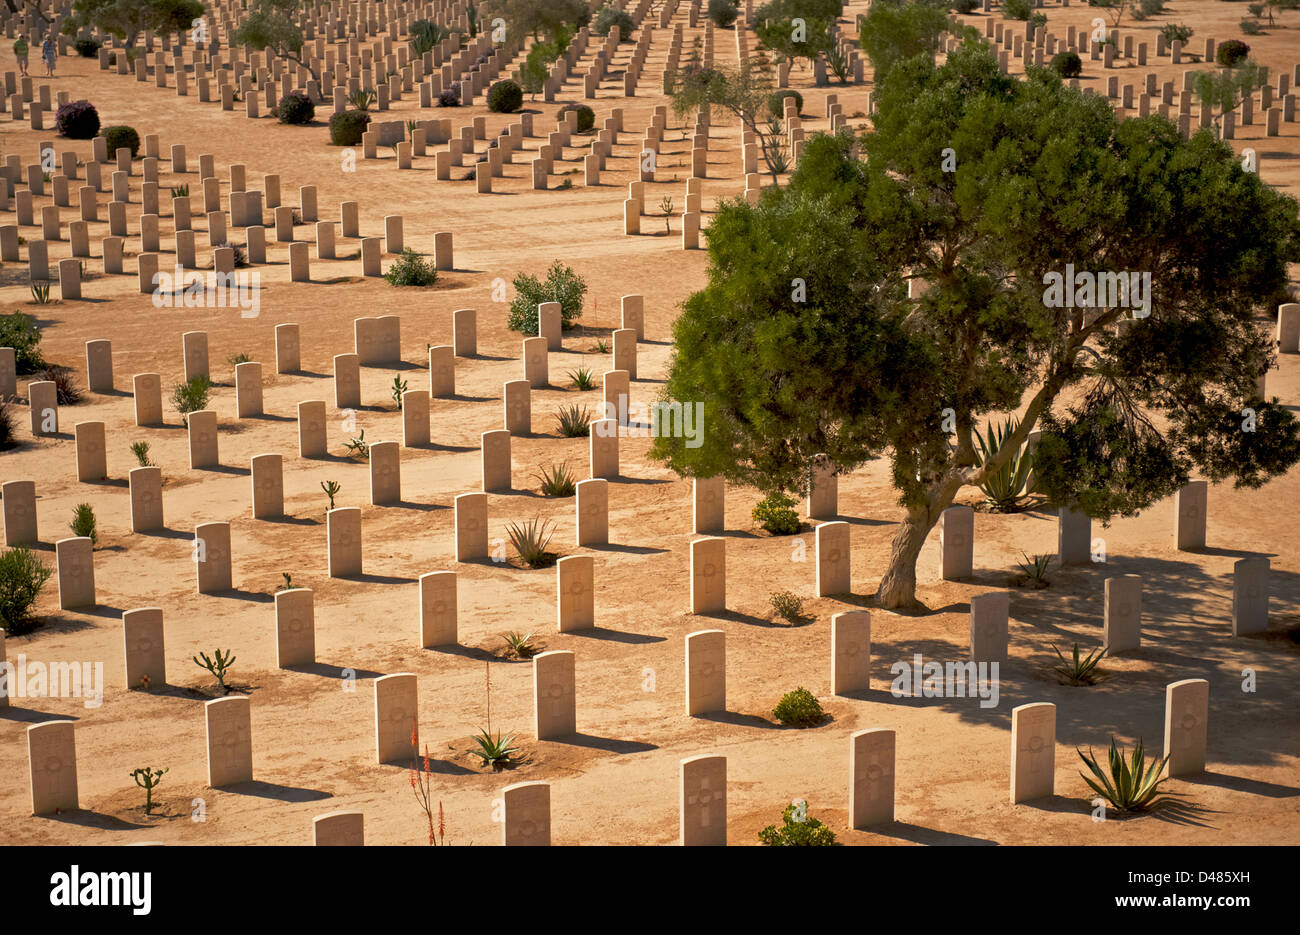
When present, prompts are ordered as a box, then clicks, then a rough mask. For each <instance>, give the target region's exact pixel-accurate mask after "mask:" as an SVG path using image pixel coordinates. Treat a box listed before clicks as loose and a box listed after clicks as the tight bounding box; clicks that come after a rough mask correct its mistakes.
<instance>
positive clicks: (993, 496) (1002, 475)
mask: <svg viewBox="0 0 1300 935" xmlns="http://www.w3.org/2000/svg"><path fill="white" fill-rule="evenodd" d="M1019 425H1020V422H1019V421H1018V420H1016V419H1014V418H1008V419H1007V420H1006V421H1005V422H1003V423H1002V424H1001V425H996V424H994V423H993V422H989V424H988V425H986V426H985V428H984V431H983V432H982V433H981V432H980V431H978V430H976V432H975V445H976V447H977V448H978V449H979V463H980V466H983V465H984V464H985V463H986V462H987V461H988V460H989V459H990V458H992V457H994V456H995V455H996V454H997V453H998V452H999V451H1001V450H1002V446H1003V445H1004V444H1005V443H1006V440H1007V439H1008V438H1009V437H1010V436H1011V434H1012V433H1013V432H1014V431H1015V430H1016V429H1017V428H1018V427H1019ZM1033 466H1034V458H1033V455H1031V454H1030V453H1029V450H1028V448H1027V447H1026V446H1024V445H1021V446H1020V447H1019V448H1018V449H1017V450H1016V451H1014V452H1013V453H1012V455H1011V457H1009V458H1008V459H1007V460H1006V461H1005V462H1003V464H1002V466H1001V467H999V468H998V469H997V470H996V471H994V472H993V473H991V474H990V475H989V476H988V477H987V478H985V480H984V483H982V484H980V490H982V491H984V496H985V497H986V498H988V502H989V505H990V506H991V507H992V508H993V509H994V511H996V512H998V513H1014V512H1016V511H1017V510H1019V509H1020V508H1021V501H1022V500H1023V499H1024V497H1025V491H1026V490H1027V488H1028V486H1029V472H1030V471H1031V470H1032V468H1033Z"/></svg>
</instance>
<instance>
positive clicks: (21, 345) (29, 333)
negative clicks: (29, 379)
mask: <svg viewBox="0 0 1300 935" xmlns="http://www.w3.org/2000/svg"><path fill="white" fill-rule="evenodd" d="M0 347H12V348H13V349H14V365H15V366H16V368H17V370H18V372H19V373H37V372H38V371H41V370H44V369H45V358H44V357H43V356H41V332H40V329H39V328H37V327H36V319H35V318H33V317H32V316H31V315H28V314H27V313H26V312H14V313H13V314H11V315H0Z"/></svg>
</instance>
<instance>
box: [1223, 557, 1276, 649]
mask: <svg viewBox="0 0 1300 935" xmlns="http://www.w3.org/2000/svg"><path fill="white" fill-rule="evenodd" d="M1269 565H1270V563H1269V560H1268V559H1267V558H1264V557H1262V556H1252V557H1250V558H1243V559H1238V560H1237V561H1236V562H1233V564H1232V635H1233V636H1244V635H1246V634H1248V633H1263V632H1264V631H1265V630H1267V629H1268V599H1269V581H1268V573H1269Z"/></svg>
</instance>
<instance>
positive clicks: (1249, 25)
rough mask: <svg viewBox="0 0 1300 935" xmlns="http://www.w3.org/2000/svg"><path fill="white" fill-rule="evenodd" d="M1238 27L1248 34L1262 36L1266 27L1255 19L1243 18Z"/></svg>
mask: <svg viewBox="0 0 1300 935" xmlns="http://www.w3.org/2000/svg"><path fill="white" fill-rule="evenodd" d="M1238 27H1239V28H1240V29H1241V31H1242V32H1243V33H1245V34H1246V35H1248V36H1260V35H1263V33H1264V27H1263V26H1262V25H1261V24H1260V23H1257V22H1255V21H1254V20H1253V19H1244V20H1242V21H1241V22H1240V23H1239V24H1238ZM1229 41H1231V40H1229Z"/></svg>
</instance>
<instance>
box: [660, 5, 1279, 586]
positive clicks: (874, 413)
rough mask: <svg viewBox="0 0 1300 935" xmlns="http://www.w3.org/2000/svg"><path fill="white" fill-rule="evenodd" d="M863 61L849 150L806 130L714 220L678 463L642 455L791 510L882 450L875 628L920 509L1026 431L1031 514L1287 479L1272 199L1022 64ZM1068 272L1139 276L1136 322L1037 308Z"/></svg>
mask: <svg viewBox="0 0 1300 935" xmlns="http://www.w3.org/2000/svg"><path fill="white" fill-rule="evenodd" d="M880 6H881V5H880V4H876V5H873V11H874V10H876V9H877V8H879V7H880ZM890 57H891V58H892V60H893V64H892V65H891V66H890V67H889V68H888V69H887V71H886V74H885V75H884V76H883V80H880V81H879V83H878V85H877V102H878V109H879V112H878V114H877V116H876V117H875V121H874V132H870V133H867V134H865V135H864V136H863V137H862V138H861V139H860V140H857V139H854V138H853V136H852V135H851V134H850V133H848V132H847V131H845V132H842V133H841V134H839V135H836V136H827V135H818V136H814V137H813V138H811V139H810V140H809V141H808V143H807V145H806V148H805V150H804V153H803V156H802V158H801V159H800V161H799V165H798V168H797V170H796V171H795V172H794V173H793V175H792V176H791V177H790V181H789V184H788V186H787V187H786V188H784V189H780V188H773V189H770V190H768V191H767V192H765V193H764V195H763V198H762V199H761V201H760V203H759V204H758V205H757V206H756V207H751V206H749V205H747V204H745V203H743V202H733V203H729V204H727V205H725V206H724V207H723V208H722V209H721V210H720V211H719V213H718V214H717V216H716V218H715V220H714V222H713V224H712V225H711V227H710V228H709V230H708V233H707V239H708V250H709V262H710V267H709V283H708V285H707V286H706V287H705V288H704V289H702V290H701V291H699V292H697V293H695V294H694V295H692V296H691V297H690V298H689V299H688V300H687V301H686V303H685V304H684V308H683V313H682V315H681V316H680V318H679V319H678V321H677V324H676V326H675V331H674V340H675V351H674V356H673V360H672V363H671V367H670V372H669V376H668V380H667V383H666V386H665V390H664V394H665V398H667V399H675V400H681V401H693V402H694V401H702V402H703V403H704V406H705V409H704V413H705V429H704V433H703V444H702V445H701V446H700V447H696V448H688V447H686V445H685V441H684V440H683V439H680V438H669V437H663V438H658V439H657V440H656V442H655V453H656V454H657V455H658V456H659V457H661V458H663V459H664V460H665V461H666V462H667V464H668V465H669V466H670V467H671V468H672V469H673V470H675V471H676V472H678V473H680V474H683V475H689V476H700V477H703V476H714V475H718V474H721V475H724V476H726V477H728V478H729V479H732V480H733V481H737V482H740V483H744V484H750V485H753V486H755V487H758V488H760V489H763V490H767V491H771V490H776V489H784V490H790V491H796V490H802V489H803V488H804V487H805V485H806V483H807V478H808V477H809V476H810V471H811V468H812V466H813V464H814V461H815V459H816V457H817V456H818V455H819V454H824V455H825V456H826V457H828V458H829V459H830V461H831V462H832V464H833V465H834V466H835V467H836V468H837V469H839V470H851V469H853V468H854V467H857V466H860V465H862V464H863V463H864V462H866V461H867V460H869V459H872V458H875V457H879V456H885V457H887V458H888V459H889V460H890V463H891V467H892V472H891V474H892V481H893V484H894V486H895V487H896V488H897V491H898V494H899V503H900V505H901V506H902V508H903V510H904V511H905V514H906V516H905V520H904V522H903V523H902V524H901V526H900V527H899V531H898V533H897V535H896V536H895V539H894V544H893V552H892V555H891V560H890V565H889V567H888V568H887V569H884V570H883V576H882V579H881V583H880V588H879V591H878V594H877V596H878V598H879V600H880V602H881V603H882V604H883V605H884V606H888V607H897V606H906V605H911V604H914V603H915V563H916V558H917V556H918V554H919V552H920V549H921V546H922V545H923V543H924V541H925V539H926V536H927V535H928V533H929V531H930V529H931V528H932V527H933V526H934V524H935V523H936V522H937V521H938V519H939V515H940V513H941V512H942V511H943V510H944V509H945V508H947V507H948V506H949V505H950V504H951V503H952V502H953V499H954V497H955V496H956V494H957V493H958V491H960V490H961V489H962V488H963V487H967V486H975V485H978V484H980V483H982V482H983V481H984V480H985V479H986V478H987V477H988V475H989V474H990V473H991V472H993V471H995V470H997V469H998V468H999V467H1001V465H1002V464H1003V463H1005V462H1006V461H1007V460H1008V459H1009V458H1010V457H1011V455H1012V453H1013V452H1014V451H1015V450H1017V449H1018V448H1019V447H1020V446H1021V445H1023V443H1024V442H1025V441H1026V439H1027V437H1028V435H1029V433H1030V432H1032V431H1035V430H1040V431H1041V433H1042V434H1041V438H1040V441H1039V444H1038V447H1037V455H1036V460H1035V471H1036V473H1037V475H1038V477H1039V484H1040V487H1041V488H1042V489H1043V490H1045V492H1046V493H1047V494H1048V495H1049V497H1050V499H1051V501H1052V502H1053V503H1055V504H1057V505H1060V506H1065V507H1070V508H1077V509H1083V510H1084V511H1086V512H1087V513H1088V514H1089V515H1091V516H1093V517H1095V518H1099V519H1102V520H1103V521H1106V520H1109V519H1110V518H1111V517H1113V516H1115V515H1132V514H1134V513H1136V512H1138V511H1140V510H1142V509H1144V508H1146V507H1148V506H1150V505H1151V504H1153V503H1155V502H1156V501H1157V500H1160V499H1162V498H1163V497H1166V496H1168V495H1170V494H1171V493H1173V492H1174V491H1175V490H1177V489H1178V488H1179V487H1180V486H1182V485H1183V484H1185V483H1186V482H1187V481H1188V479H1189V477H1190V475H1191V472H1192V471H1193V470H1195V471H1197V472H1199V474H1200V475H1201V476H1204V477H1206V478H1207V479H1210V480H1213V481H1219V480H1225V479H1233V480H1235V482H1236V483H1237V484H1238V485H1244V486H1259V485H1261V484H1263V483H1264V482H1265V481H1266V480H1267V479H1268V478H1269V477H1270V476H1272V475H1275V474H1278V473H1280V472H1282V471H1285V470H1286V469H1288V468H1289V467H1290V466H1292V465H1294V464H1295V463H1296V462H1297V461H1300V425H1298V424H1297V421H1296V419H1295V418H1294V417H1293V416H1292V415H1291V414H1290V413H1289V412H1288V411H1287V410H1286V409H1285V408H1283V407H1282V406H1280V405H1278V404H1277V403H1275V402H1266V401H1264V400H1260V399H1257V398H1256V396H1257V393H1256V389H1255V387H1256V379H1257V377H1259V376H1260V375H1262V374H1263V373H1264V372H1265V370H1266V369H1267V368H1268V367H1269V365H1270V361H1271V354H1272V350H1271V343H1270V341H1269V339H1268V338H1267V337H1266V335H1265V333H1264V330H1263V329H1262V327H1261V325H1260V323H1258V322H1257V321H1256V319H1255V316H1256V313H1257V312H1258V311H1259V310H1260V309H1263V308H1266V307H1268V306H1269V305H1271V304H1273V303H1276V302H1277V301H1285V300H1286V299H1285V298H1284V296H1285V294H1286V293H1285V289H1286V285H1287V264H1288V263H1289V262H1296V261H1297V260H1300V221H1297V205H1296V202H1295V200H1294V199H1291V198H1289V197H1286V196H1284V195H1281V194H1279V193H1277V192H1275V191H1273V190H1271V189H1270V188H1268V187H1267V186H1266V185H1263V184H1262V183H1261V182H1260V180H1259V178H1258V176H1256V175H1255V174H1253V173H1250V172H1247V171H1245V170H1243V168H1242V166H1241V165H1240V164H1239V162H1238V160H1237V158H1236V157H1235V156H1234V154H1233V152H1232V150H1231V148H1230V147H1229V146H1228V145H1226V144H1225V143H1223V142H1221V141H1220V140H1218V139H1216V138H1215V136H1214V134H1213V133H1211V132H1209V131H1201V132H1199V133H1197V134H1196V135H1195V136H1193V137H1192V138H1191V139H1190V140H1185V139H1183V138H1182V137H1181V136H1180V135H1179V133H1178V130H1177V127H1176V126H1174V125H1173V124H1172V123H1171V122H1170V121H1169V120H1168V119H1166V118H1164V117H1161V116H1159V115H1152V116H1150V117H1146V118H1141V119H1126V120H1119V119H1118V118H1117V116H1116V114H1115V113H1114V112H1113V111H1112V110H1111V108H1110V106H1109V105H1108V103H1107V102H1106V100H1105V99H1104V98H1102V97H1099V96H1085V95H1083V94H1081V93H1079V92H1078V91H1076V90H1073V89H1071V88H1069V87H1067V86H1065V85H1063V84H1062V82H1061V81H1060V79H1059V78H1058V77H1056V76H1055V75H1054V74H1053V73H1051V72H1050V71H1048V70H1046V69H1033V70H1031V72H1030V74H1029V76H1028V77H1027V78H1026V79H1023V80H1022V79H1018V78H1015V77H1010V76H1007V75H1004V74H1002V73H1001V72H1000V71H999V69H998V66H997V60H996V58H995V57H994V55H993V54H992V52H991V51H990V50H989V49H988V47H987V46H985V45H983V44H982V43H979V42H976V41H973V40H968V41H967V42H966V43H965V44H963V46H962V47H960V48H958V49H956V50H954V51H952V52H950V53H949V55H948V58H947V61H946V62H945V63H944V64H943V65H941V66H936V65H935V64H934V62H933V61H932V58H931V56H930V54H929V52H928V51H923V52H922V53H921V54H920V55H916V56H911V57H901V56H898V55H896V54H895V55H891V56H890ZM877 74H878V75H879V71H878V72H877ZM860 150H861V152H860ZM862 155H865V156H866V159H865V161H864V160H863V159H862V158H861V156H862ZM1073 270H1078V271H1096V272H1109V273H1120V272H1125V273H1134V274H1139V275H1143V274H1149V280H1148V281H1149V283H1150V292H1149V294H1148V295H1147V296H1146V298H1147V299H1148V300H1149V305H1148V307H1147V309H1148V310H1149V317H1140V318H1138V320H1137V321H1135V322H1133V323H1132V325H1131V326H1129V327H1127V328H1125V329H1122V330H1117V329H1116V328H1115V323H1116V322H1117V321H1118V320H1119V319H1120V318H1122V317H1127V316H1129V315H1130V314H1133V312H1132V310H1131V309H1130V308H1127V307H1125V304H1126V303H1125V302H1122V301H1117V300H1116V297H1115V296H1110V297H1108V298H1107V299H1106V300H1105V301H1099V302H1093V303H1092V307H1086V308H1084V307H1069V306H1063V304H1062V303H1060V302H1056V301H1052V300H1050V299H1049V292H1048V290H1046V289H1045V288H1044V287H1045V285H1046V284H1047V283H1048V282H1049V280H1050V279H1051V275H1049V274H1055V275H1056V276H1057V277H1058V278H1059V277H1060V276H1061V275H1062V274H1066V273H1069V272H1071V271H1073ZM913 278H915V279H918V280H920V281H921V283H923V285H924V287H925V291H924V293H923V294H922V295H921V297H920V298H919V299H909V298H908V281H909V280H910V279H913ZM1134 282H1135V284H1136V282H1137V280H1135V281H1134ZM1075 304H1081V303H1075ZM1137 314H1140V312H1139V313H1137ZM1243 410H1248V411H1249V418H1243V416H1244V415H1245V414H1244V413H1243ZM1001 413H1019V414H1020V415H1021V420H1020V422H1019V424H1018V425H1017V427H1016V428H1015V430H1014V431H1013V432H1011V433H1010V435H1009V437H1008V439H1007V441H1006V442H1005V443H1004V444H1003V446H1002V447H1001V448H999V449H998V451H997V453H996V454H995V455H994V456H993V457H990V458H986V459H983V461H982V463H981V458H980V457H979V456H978V454H977V452H976V447H975V443H974V435H975V433H976V431H977V430H978V428H979V423H980V421H981V420H982V419H983V418H984V417H986V416H991V415H993V414H1001ZM945 414H946V415H947V418H945ZM949 421H950V422H951V425H949V426H946V427H945V422H949ZM1247 424H1249V427H1248V428H1247V427H1246V426H1247Z"/></svg>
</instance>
